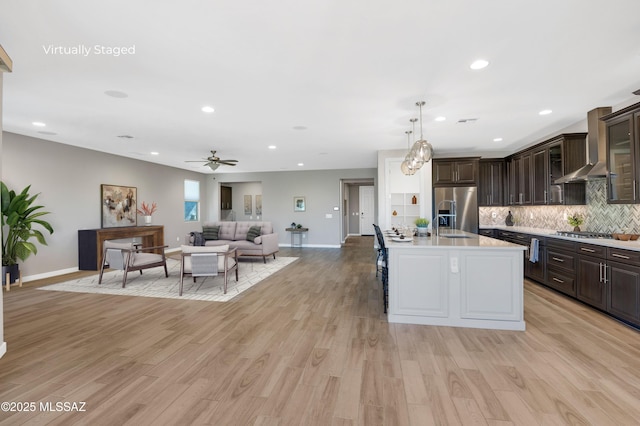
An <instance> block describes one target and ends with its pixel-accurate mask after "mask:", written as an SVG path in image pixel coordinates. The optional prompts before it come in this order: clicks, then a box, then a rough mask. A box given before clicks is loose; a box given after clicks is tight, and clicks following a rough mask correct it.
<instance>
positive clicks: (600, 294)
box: [576, 255, 607, 310]
mask: <svg viewBox="0 0 640 426" xmlns="http://www.w3.org/2000/svg"><path fill="white" fill-rule="evenodd" d="M577 263H578V265H577V267H578V274H577V279H578V283H577V284H578V285H577V289H576V290H577V291H576V297H577V298H578V300H581V301H583V302H585V303H587V304H589V305H591V306H594V307H596V308H598V309H602V310H605V309H606V308H607V292H606V286H605V283H604V282H603V281H604V280H603V276H604V273H603V271H604V269H605V267H606V264H605V262H604V260H603V259H602V258H598V257H592V256H584V255H579V256H578V262H577Z"/></svg>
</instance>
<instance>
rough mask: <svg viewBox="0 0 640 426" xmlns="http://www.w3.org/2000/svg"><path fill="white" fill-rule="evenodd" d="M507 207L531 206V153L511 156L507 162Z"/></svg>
mask: <svg viewBox="0 0 640 426" xmlns="http://www.w3.org/2000/svg"><path fill="white" fill-rule="evenodd" d="M508 170H509V175H508V181H509V193H508V199H507V202H508V204H509V205H530V204H531V178H532V176H531V152H529V151H527V152H523V153H519V154H515V155H513V156H511V157H510V158H509V160H508Z"/></svg>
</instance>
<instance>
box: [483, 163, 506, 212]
mask: <svg viewBox="0 0 640 426" xmlns="http://www.w3.org/2000/svg"><path fill="white" fill-rule="evenodd" d="M504 178H505V162H504V160H480V173H479V180H478V205H479V206H481V207H491V206H502V205H504V187H505V184H504Z"/></svg>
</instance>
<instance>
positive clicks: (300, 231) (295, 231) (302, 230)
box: [285, 228, 309, 247]
mask: <svg viewBox="0 0 640 426" xmlns="http://www.w3.org/2000/svg"><path fill="white" fill-rule="evenodd" d="M285 231H287V232H291V247H296V246H294V244H293V236H294V235H296V234H298V242H299V243H300V244H299V245H298V246H297V247H302V234H304V233H305V232H309V228H286V229H285Z"/></svg>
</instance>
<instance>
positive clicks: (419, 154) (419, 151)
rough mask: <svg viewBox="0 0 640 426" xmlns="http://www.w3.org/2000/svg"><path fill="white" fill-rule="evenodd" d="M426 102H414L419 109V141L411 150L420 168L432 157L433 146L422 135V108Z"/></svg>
mask: <svg viewBox="0 0 640 426" xmlns="http://www.w3.org/2000/svg"><path fill="white" fill-rule="evenodd" d="M425 103H426V102H425V101H420V102H416V105H417V106H418V108H420V140H419V141H417V142H416V143H415V144H414V145H413V150H414V153H415V156H416V161H417V162H418V163H419V164H420V166H422V164H424V163H428V162H429V161H430V160H431V157H433V146H431V144H430V143H429V142H427V140H426V139H425V138H424V136H423V135H422V107H423V106H424V104H425Z"/></svg>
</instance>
